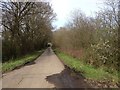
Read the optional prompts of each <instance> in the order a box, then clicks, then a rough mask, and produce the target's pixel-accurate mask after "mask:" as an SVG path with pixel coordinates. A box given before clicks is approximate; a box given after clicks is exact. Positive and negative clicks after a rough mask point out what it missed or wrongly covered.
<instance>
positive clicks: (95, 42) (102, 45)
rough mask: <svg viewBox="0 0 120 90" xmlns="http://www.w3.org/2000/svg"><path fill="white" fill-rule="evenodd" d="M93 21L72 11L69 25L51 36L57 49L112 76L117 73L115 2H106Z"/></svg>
mask: <svg viewBox="0 0 120 90" xmlns="http://www.w3.org/2000/svg"><path fill="white" fill-rule="evenodd" d="M104 6H106V8H104V9H102V10H100V11H98V12H97V13H96V16H95V17H87V16H86V15H85V14H84V13H83V12H82V11H81V10H75V11H74V12H73V14H72V15H71V19H70V20H69V22H68V24H67V25H66V26H65V27H63V28H60V29H59V30H57V31H55V32H54V39H53V42H54V44H55V45H56V47H58V48H60V49H61V50H63V51H64V52H66V53H68V54H70V55H73V56H74V57H77V58H82V60H83V61H84V62H86V63H87V64H91V65H93V66H95V67H103V68H105V69H106V71H108V72H110V73H112V72H113V71H115V70H116V71H117V70H119V65H118V64H119V63H118V62H119V59H118V56H119V54H120V52H119V49H118V46H119V45H118V37H119V35H118V27H119V21H118V16H119V14H118V0H106V1H105V5H104Z"/></svg>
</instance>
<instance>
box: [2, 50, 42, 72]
mask: <svg viewBox="0 0 120 90" xmlns="http://www.w3.org/2000/svg"><path fill="white" fill-rule="evenodd" d="M43 51H44V50H41V51H36V52H33V53H31V54H27V55H25V56H23V57H20V58H17V59H13V60H9V61H8V62H5V63H3V64H2V73H5V72H8V71H11V70H14V69H15V68H17V67H20V66H23V65H25V64H26V63H28V62H32V61H34V60H35V59H36V58H38V56H40V55H41V54H42V53H43Z"/></svg>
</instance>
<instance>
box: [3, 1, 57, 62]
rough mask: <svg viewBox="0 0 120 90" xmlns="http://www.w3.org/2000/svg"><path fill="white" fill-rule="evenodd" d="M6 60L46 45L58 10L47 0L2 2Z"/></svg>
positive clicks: (50, 36)
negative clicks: (55, 11)
mask: <svg viewBox="0 0 120 90" xmlns="http://www.w3.org/2000/svg"><path fill="white" fill-rule="evenodd" d="M1 7H2V26H3V30H2V37H3V40H2V56H3V57H2V58H3V62H4V61H7V60H9V59H12V58H16V57H20V56H22V55H25V54H27V53H30V52H33V51H36V50H40V49H42V48H45V47H46V44H47V42H50V41H51V38H52V31H51V29H53V27H52V24H51V23H52V21H53V20H54V18H55V14H54V13H53V10H52V8H51V5H50V4H49V3H48V2H2V3H1Z"/></svg>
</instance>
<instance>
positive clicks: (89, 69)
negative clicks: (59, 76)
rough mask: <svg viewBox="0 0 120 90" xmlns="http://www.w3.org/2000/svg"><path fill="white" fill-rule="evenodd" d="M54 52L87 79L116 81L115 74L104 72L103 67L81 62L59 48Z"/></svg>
mask: <svg viewBox="0 0 120 90" xmlns="http://www.w3.org/2000/svg"><path fill="white" fill-rule="evenodd" d="M55 52H56V54H57V56H58V57H59V58H60V59H61V60H62V61H63V62H64V64H65V65H67V66H68V67H70V68H71V69H73V70H75V71H77V72H80V73H81V74H82V75H83V76H84V77H85V78H87V79H92V80H95V81H112V82H113V83H117V82H118V75H117V74H114V75H113V74H110V73H108V72H106V71H105V70H104V69H103V68H95V67H93V66H91V65H87V64H85V63H83V62H82V61H83V60H80V59H77V58H73V57H72V56H70V55H68V54H65V53H63V52H61V51H59V50H55Z"/></svg>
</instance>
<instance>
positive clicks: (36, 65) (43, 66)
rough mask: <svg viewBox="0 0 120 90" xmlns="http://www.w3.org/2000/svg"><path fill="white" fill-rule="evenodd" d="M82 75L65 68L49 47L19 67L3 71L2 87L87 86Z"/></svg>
mask: <svg viewBox="0 0 120 90" xmlns="http://www.w3.org/2000/svg"><path fill="white" fill-rule="evenodd" d="M88 87H89V85H88V84H87V83H86V82H85V81H84V78H83V77H82V76H77V75H75V74H74V72H72V71H71V70H70V69H68V68H66V67H65V66H64V65H63V63H62V62H61V61H60V60H59V59H58V57H57V56H56V55H55V53H54V52H53V51H52V49H51V48H48V49H46V51H45V52H44V53H43V54H42V55H41V56H40V57H39V58H37V59H36V60H35V61H34V62H31V63H29V64H27V65H25V66H23V67H21V68H19V69H16V70H13V71H11V72H8V73H5V74H4V75H3V77H2V88H88Z"/></svg>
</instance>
